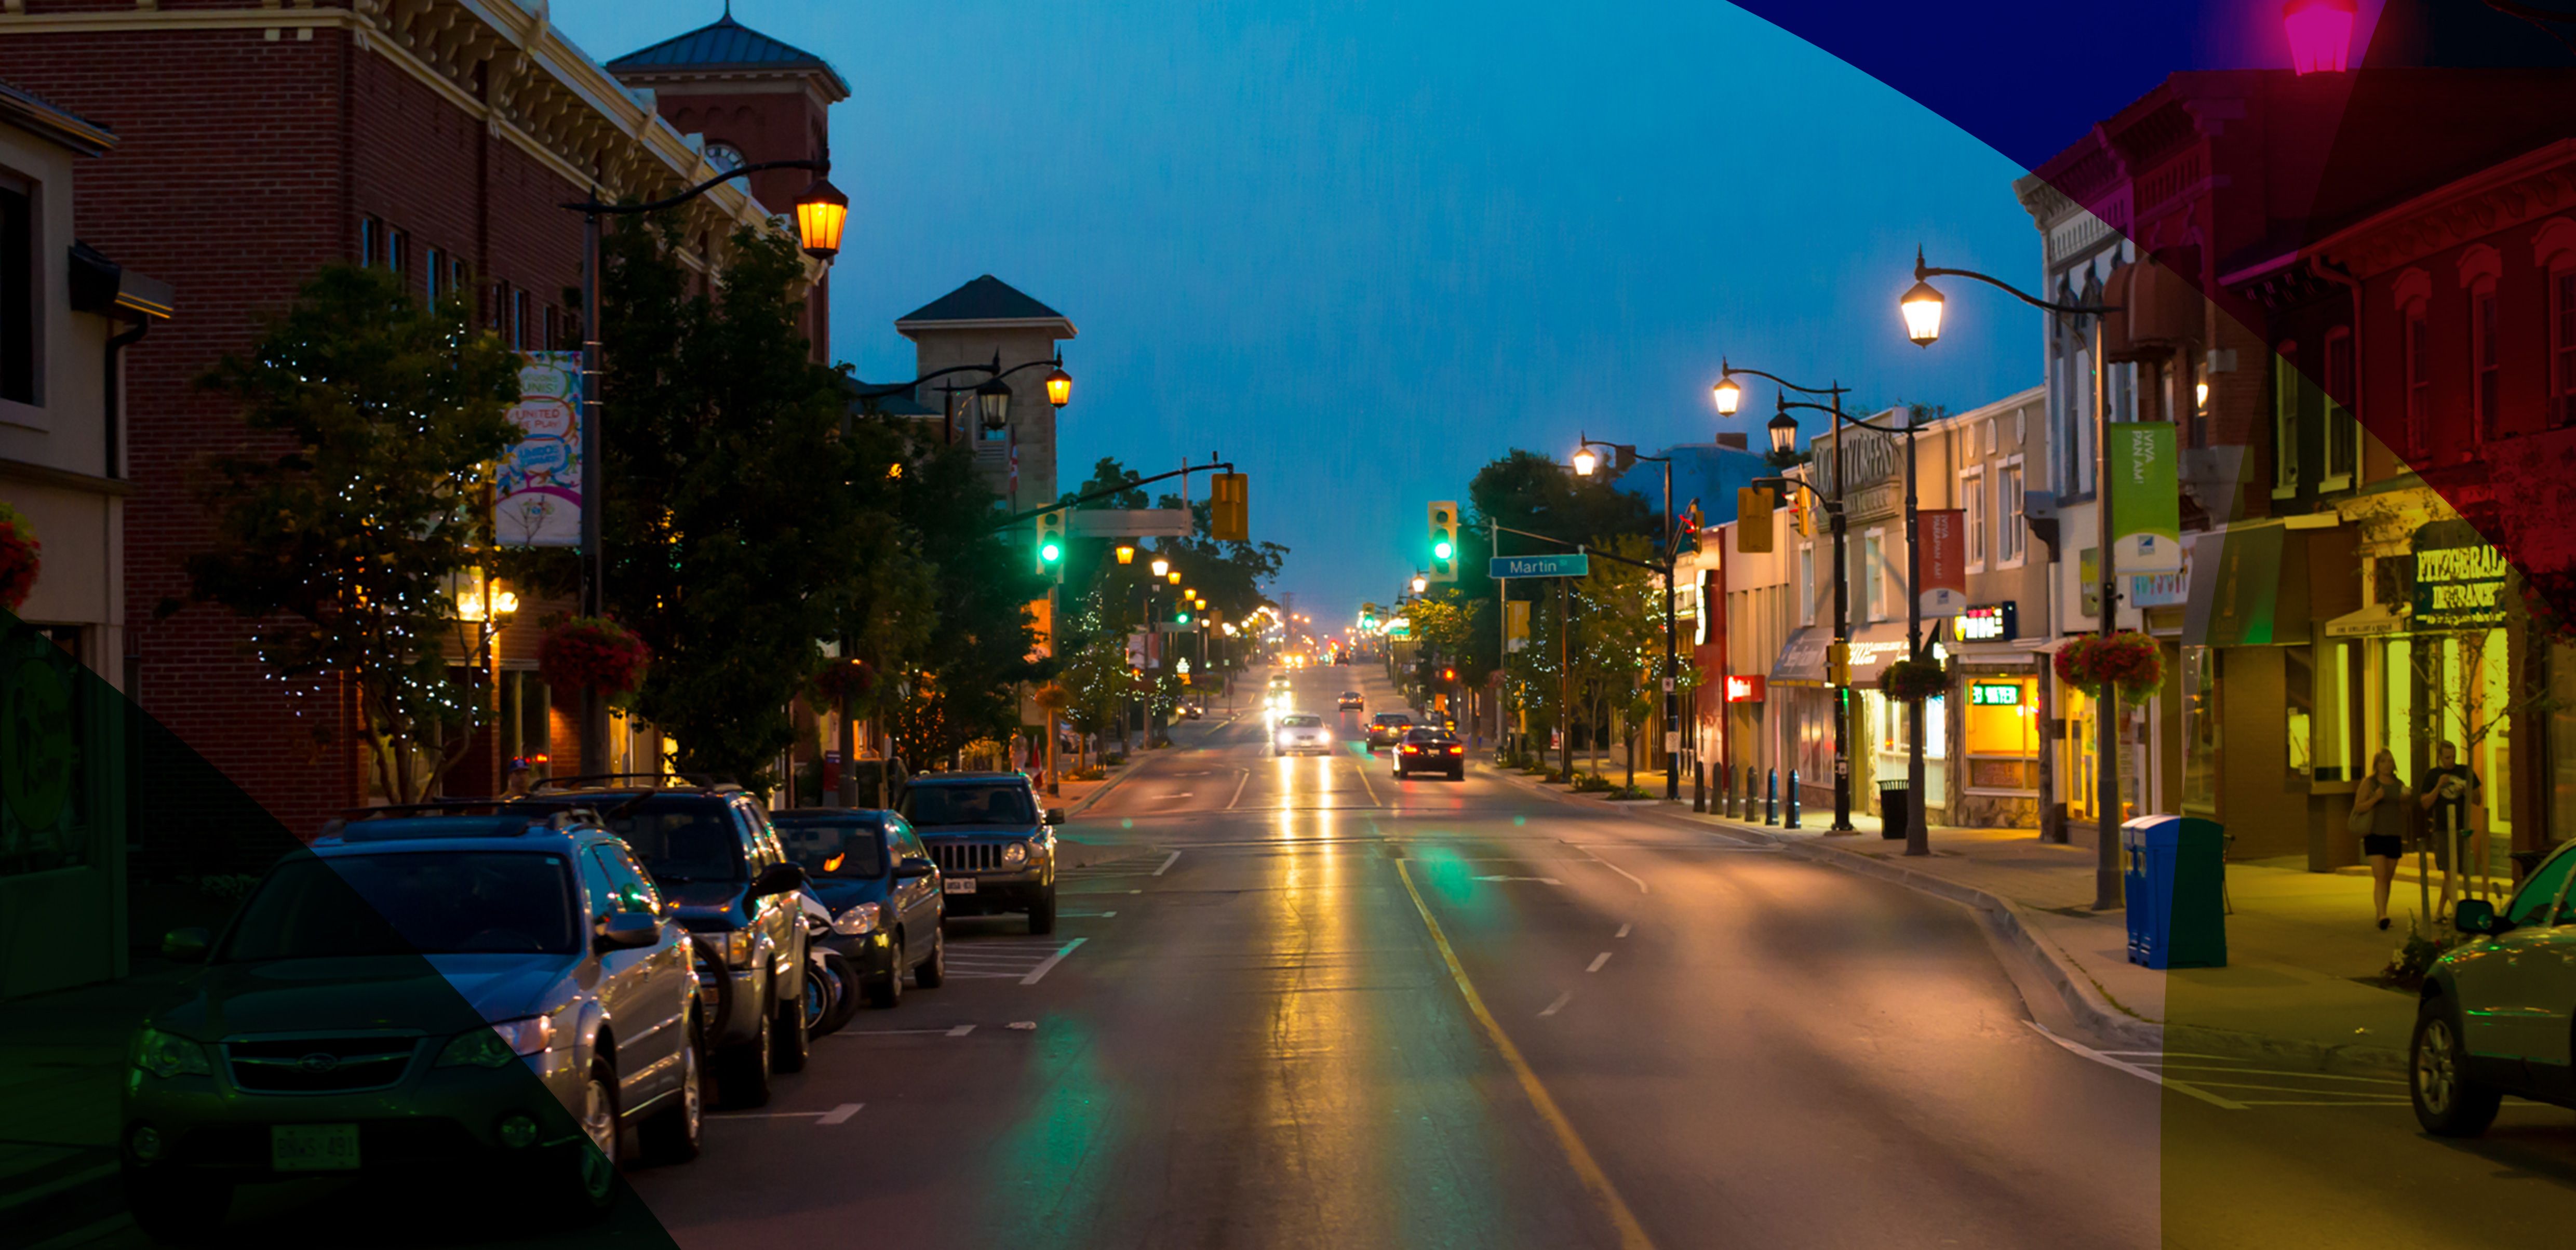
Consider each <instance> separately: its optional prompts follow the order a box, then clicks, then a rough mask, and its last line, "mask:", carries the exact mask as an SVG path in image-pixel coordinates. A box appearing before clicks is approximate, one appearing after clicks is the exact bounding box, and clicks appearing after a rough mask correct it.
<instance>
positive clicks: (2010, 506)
mask: <svg viewBox="0 0 2576 1250" xmlns="http://www.w3.org/2000/svg"><path fill="white" fill-rule="evenodd" d="M2021 513H2022V491H2021V457H2019V456H2015V457H2013V458H2012V459H2010V460H2007V461H2005V462H2004V463H2003V464H2001V465H1998V466H1996V468H1995V567H1996V568H1999V569H2009V568H2018V567H2020V565H2021V562H2022V557H2023V555H2024V554H2026V553H2027V552H2028V551H2029V550H2030V529H2029V522H2028V521H2026V520H2024V519H2023V517H2022V514H2021Z"/></svg>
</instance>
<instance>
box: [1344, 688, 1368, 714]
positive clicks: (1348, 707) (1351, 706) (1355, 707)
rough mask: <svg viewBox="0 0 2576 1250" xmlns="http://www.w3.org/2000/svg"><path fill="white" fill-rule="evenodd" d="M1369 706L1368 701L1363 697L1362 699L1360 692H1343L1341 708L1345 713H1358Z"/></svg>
mask: <svg viewBox="0 0 2576 1250" xmlns="http://www.w3.org/2000/svg"><path fill="white" fill-rule="evenodd" d="M1367 705H1368V700H1366V699H1363V698H1361V697H1360V692H1359V691H1356V690H1345V691H1343V692H1342V698H1341V708H1342V710H1343V711H1345V712H1356V711H1359V710H1361V709H1362V708H1364V707H1366V706H1367Z"/></svg>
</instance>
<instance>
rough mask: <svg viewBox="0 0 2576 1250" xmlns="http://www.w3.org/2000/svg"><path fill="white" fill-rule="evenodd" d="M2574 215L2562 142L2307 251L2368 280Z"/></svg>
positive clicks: (2574, 148)
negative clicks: (2550, 218) (2506, 232)
mask: <svg viewBox="0 0 2576 1250" xmlns="http://www.w3.org/2000/svg"><path fill="white" fill-rule="evenodd" d="M2571 208H2576V140H2561V141H2560V142H2557V143H2553V144H2551V145H2549V146H2548V147H2545V148H2541V149H2539V150H2537V151H2534V152H2529V153H2525V154H2524V155H2522V156H2520V157H2517V158H2515V159H2513V160H2509V161H2503V162H2500V163H2498V164H2496V165H2493V166H2490V167H2488V168H2486V169H2483V170H2480V171H2479V172H2477V173H2475V174H2471V175H2470V176H2468V177H2466V178H2462V179H2460V180H2459V181H2457V182H2453V183H2451V184H2450V185H2448V186H2444V187H2441V188H2438V189H2436V190H2433V191H2431V192H2428V193H2426V194H2424V195H2420V196H2417V197H2415V198H2414V199H2412V200H2409V201H2407V202H2405V203H2403V204H2399V205H2397V206H2395V207H2394V208H2391V209H2389V210H2387V211H2385V212H2382V213H2378V214H2375V215H2373V216H2371V217H2369V218H2367V219H2365V220H2363V221H2360V222H2356V223H2354V224H2353V225H2351V226H2347V227H2345V228H2344V229H2342V230H2338V231H2336V232H2335V233H2334V234H2332V235H2329V236H2328V237H2326V238H2325V239H2323V240H2320V241H2319V242H2318V243H2317V244H2316V245H2315V246H2314V247H2313V248H2311V249H2310V250H2311V251H2312V252H2314V253H2315V254H2316V255H2318V256H2321V257H2323V258H2325V259H2326V260H2328V261H2330V262H2332V263H2334V264H2337V265H2340V266H2342V267H2344V268H2346V269H2348V270H2350V271H2351V272H2352V273H2354V274H2356V275H2361V276H2365V277H2366V276H2370V275H2375V274H2381V273H2386V272H2388V271H2390V270H2393V269H2396V268H2399V267H2401V266H2404V265H2409V264H2413V263H2416V262H2418V261H2421V260H2423V259H2424V258H2426V257H2428V256H2431V255H2433V254H2434V253H2436V252H2442V251H2446V250H2448V249H2450V248H2453V247H2457V246H2459V245H2460V244H2463V243H2467V242H2469V241H2471V240H2474V239H2478V238H2482V237H2484V236H2487V235H2490V234H2494V233H2496V232H2498V231H2502V230H2510V229H2513V228H2514V227H2516V226H2521V225H2524V224H2527V223H2529V222H2532V221H2535V220H2538V219H2540V218H2543V217H2547V216H2550V215H2551V214H2554V213H2562V212H2566V211H2568V210H2569V209H2571Z"/></svg>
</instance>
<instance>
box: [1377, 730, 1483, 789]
mask: <svg viewBox="0 0 2576 1250" xmlns="http://www.w3.org/2000/svg"><path fill="white" fill-rule="evenodd" d="M1394 758H1395V775H1396V776H1397V777H1398V778H1404V777H1410V776H1412V775H1413V774H1415V773H1447V774H1448V775H1449V780H1451V781H1465V780H1466V779H1467V744H1465V743H1463V742H1460V741H1458V740H1457V739H1456V738H1454V737H1451V736H1450V735H1449V734H1448V733H1447V732H1445V731H1443V730H1438V729H1431V728H1427V727H1426V728H1422V729H1414V730H1408V731H1406V733H1405V735H1404V739H1403V741H1401V742H1398V743H1397V744H1396V747H1395V757H1394Z"/></svg>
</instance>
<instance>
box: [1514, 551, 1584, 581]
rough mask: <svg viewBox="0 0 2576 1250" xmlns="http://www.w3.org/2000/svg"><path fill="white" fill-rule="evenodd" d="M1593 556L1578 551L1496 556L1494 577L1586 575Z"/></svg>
mask: <svg viewBox="0 0 2576 1250" xmlns="http://www.w3.org/2000/svg"><path fill="white" fill-rule="evenodd" d="M1591 572H1592V557H1590V556H1588V555H1585V554H1584V553H1582V552H1580V551H1577V552H1573V553H1571V554H1560V555H1546V556H1495V557H1494V558H1493V573H1492V576H1494V577H1586V576H1589V575H1590V574H1591Z"/></svg>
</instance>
